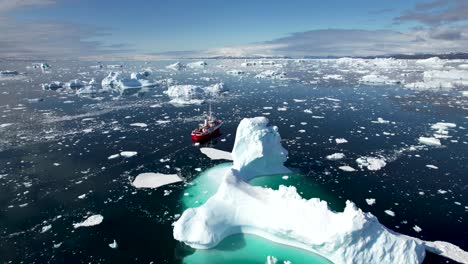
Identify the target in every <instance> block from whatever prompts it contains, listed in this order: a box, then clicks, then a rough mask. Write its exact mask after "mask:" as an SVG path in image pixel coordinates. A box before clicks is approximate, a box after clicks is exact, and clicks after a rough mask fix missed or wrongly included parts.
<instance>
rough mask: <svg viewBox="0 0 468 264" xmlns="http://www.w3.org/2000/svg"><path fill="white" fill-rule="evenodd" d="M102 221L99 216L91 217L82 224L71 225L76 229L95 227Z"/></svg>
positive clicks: (102, 218) (101, 217)
mask: <svg viewBox="0 0 468 264" xmlns="http://www.w3.org/2000/svg"><path fill="white" fill-rule="evenodd" d="M102 220H104V217H103V216H102V215H100V214H96V215H91V216H89V217H88V218H86V219H85V220H84V221H83V222H81V223H75V224H73V227H74V228H78V227H89V226H95V225H99V224H100V223H102Z"/></svg>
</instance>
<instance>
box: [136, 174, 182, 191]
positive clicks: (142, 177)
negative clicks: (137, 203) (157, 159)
mask: <svg viewBox="0 0 468 264" xmlns="http://www.w3.org/2000/svg"><path fill="white" fill-rule="evenodd" d="M180 181H182V179H181V178H180V177H179V176H178V175H177V174H163V173H154V172H147V173H140V174H138V175H137V176H136V178H135V179H134V180H133V182H132V185H133V186H135V187H136V188H158V187H161V186H164V185H167V184H171V183H176V182H180Z"/></svg>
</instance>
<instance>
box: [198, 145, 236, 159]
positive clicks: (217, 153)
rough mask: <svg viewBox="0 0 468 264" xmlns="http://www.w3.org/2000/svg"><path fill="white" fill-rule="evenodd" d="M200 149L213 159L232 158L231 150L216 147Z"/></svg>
mask: <svg viewBox="0 0 468 264" xmlns="http://www.w3.org/2000/svg"><path fill="white" fill-rule="evenodd" d="M200 151H201V153H203V154H205V155H206V156H207V157H208V158H210V159H212V160H232V155H231V152H227V151H222V150H219V149H214V148H200Z"/></svg>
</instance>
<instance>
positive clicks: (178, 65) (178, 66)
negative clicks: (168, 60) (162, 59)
mask: <svg viewBox="0 0 468 264" xmlns="http://www.w3.org/2000/svg"><path fill="white" fill-rule="evenodd" d="M185 67H186V66H185V65H184V64H182V63H180V62H176V63H174V64H171V65H168V66H166V69H170V70H174V71H180V70H183V69H185Z"/></svg>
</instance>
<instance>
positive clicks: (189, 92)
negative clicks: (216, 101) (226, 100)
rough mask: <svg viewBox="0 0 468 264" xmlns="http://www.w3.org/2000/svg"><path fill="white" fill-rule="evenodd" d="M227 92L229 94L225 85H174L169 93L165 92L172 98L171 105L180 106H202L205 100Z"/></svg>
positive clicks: (168, 90) (169, 89)
mask: <svg viewBox="0 0 468 264" xmlns="http://www.w3.org/2000/svg"><path fill="white" fill-rule="evenodd" d="M225 92H227V88H226V86H225V85H224V83H216V84H213V85H210V86H206V87H200V86H198V85H192V84H185V85H172V86H169V88H168V89H167V91H164V93H165V94H167V95H168V96H169V97H170V98H172V100H171V103H173V104H178V105H189V104H201V103H203V101H204V98H206V97H208V96H211V97H213V96H218V95H220V94H222V93H225Z"/></svg>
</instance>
